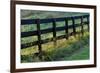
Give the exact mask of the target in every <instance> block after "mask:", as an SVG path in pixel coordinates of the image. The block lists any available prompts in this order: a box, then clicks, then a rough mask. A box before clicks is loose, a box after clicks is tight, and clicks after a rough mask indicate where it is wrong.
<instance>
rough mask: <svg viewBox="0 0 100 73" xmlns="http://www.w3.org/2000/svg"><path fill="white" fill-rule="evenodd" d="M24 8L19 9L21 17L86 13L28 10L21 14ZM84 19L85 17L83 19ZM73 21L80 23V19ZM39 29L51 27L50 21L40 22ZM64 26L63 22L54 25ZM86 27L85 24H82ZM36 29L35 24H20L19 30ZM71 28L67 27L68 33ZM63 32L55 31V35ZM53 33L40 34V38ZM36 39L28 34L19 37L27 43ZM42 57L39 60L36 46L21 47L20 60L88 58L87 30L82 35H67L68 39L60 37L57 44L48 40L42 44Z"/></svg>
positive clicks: (22, 41)
mask: <svg viewBox="0 0 100 73" xmlns="http://www.w3.org/2000/svg"><path fill="white" fill-rule="evenodd" d="M23 12H25V10H22V11H21V15H22V16H21V19H29V18H30V19H35V18H40V19H43V18H53V17H55V18H57V17H65V16H66V17H67V16H76V15H84V14H88V13H74V12H50V11H30V12H29V13H28V14H27V11H26V15H23ZM84 21H86V19H84ZM75 23H80V19H78V20H75ZM68 25H72V21H71V20H70V21H68ZM40 26H41V29H47V28H51V27H52V23H48V24H40ZM61 26H65V22H56V27H61ZM76 29H77V31H80V30H81V27H78V28H76ZM84 29H87V26H84ZM34 30H37V28H36V25H34V24H33V25H23V26H21V32H28V31H34ZM70 32H72V29H69V33H70ZM63 34H65V31H60V32H57V36H59V35H63ZM52 37H53V33H47V34H42V35H41V38H42V39H46V38H52ZM33 41H37V36H30V37H25V38H21V43H22V44H25V43H29V42H33ZM42 50H43V59H42V60H40V59H39V57H38V56H36V55H35V53H37V52H38V46H37V45H36V46H32V47H28V48H25V49H21V52H20V53H21V62H22V63H27V62H43V61H64V60H85V59H89V32H85V33H84V36H82V35H81V34H79V35H76V37H75V36H71V37H69V39H68V40H66V39H62V40H58V41H57V45H56V46H55V45H54V42H49V43H46V44H43V45H42Z"/></svg>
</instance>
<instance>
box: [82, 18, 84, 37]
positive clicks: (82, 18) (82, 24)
mask: <svg viewBox="0 0 100 73" xmlns="http://www.w3.org/2000/svg"><path fill="white" fill-rule="evenodd" d="M81 33H82V35H84V30H83V16H81Z"/></svg>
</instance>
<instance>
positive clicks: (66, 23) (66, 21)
mask: <svg viewBox="0 0 100 73" xmlns="http://www.w3.org/2000/svg"><path fill="white" fill-rule="evenodd" d="M65 32H66V39H68V36H69V35H68V19H67V18H65Z"/></svg>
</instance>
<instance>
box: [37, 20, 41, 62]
mask: <svg viewBox="0 0 100 73" xmlns="http://www.w3.org/2000/svg"><path fill="white" fill-rule="evenodd" d="M36 24H37V36H38V51H39V53H38V54H39V55H38V56H39V58H40V60H42V45H41V31H40V19H37V20H36Z"/></svg>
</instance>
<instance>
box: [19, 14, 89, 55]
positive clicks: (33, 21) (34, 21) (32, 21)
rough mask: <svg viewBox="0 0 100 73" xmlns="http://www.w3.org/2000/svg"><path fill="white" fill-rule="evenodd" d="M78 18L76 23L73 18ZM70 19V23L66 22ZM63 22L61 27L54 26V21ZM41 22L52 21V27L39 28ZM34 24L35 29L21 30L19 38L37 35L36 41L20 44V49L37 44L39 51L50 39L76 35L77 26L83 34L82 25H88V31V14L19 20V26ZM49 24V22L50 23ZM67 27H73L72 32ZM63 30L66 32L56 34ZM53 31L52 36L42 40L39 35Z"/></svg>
mask: <svg viewBox="0 0 100 73" xmlns="http://www.w3.org/2000/svg"><path fill="white" fill-rule="evenodd" d="M84 18H85V19H87V20H86V21H83V19H84ZM76 19H80V23H78V24H76V23H75V20H76ZM69 20H71V21H72V25H69V24H68V21H69ZM62 21H64V22H65V26H62V27H56V22H62ZM43 23H45V24H46V23H52V28H48V29H41V27H40V24H43ZM31 24H34V25H36V26H37V30H35V31H29V32H21V38H24V37H29V36H35V35H36V36H37V37H38V41H34V42H30V43H26V44H21V49H24V48H27V47H31V46H34V45H38V49H39V53H41V52H42V44H44V43H48V42H51V41H54V43H56V40H58V39H63V38H66V39H68V37H69V36H71V35H76V34H78V33H79V32H77V31H76V28H77V27H81V31H80V33H82V34H84V25H87V26H88V31H89V15H82V16H73V17H62V18H49V19H23V20H21V26H23V25H31ZM50 25H51V24H50ZM68 29H73V32H71V33H69V31H68ZM63 30H64V31H65V32H66V33H65V34H64V35H61V36H57V32H58V31H63ZM50 32H52V33H53V38H48V39H45V40H42V38H41V35H42V34H46V33H50Z"/></svg>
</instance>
